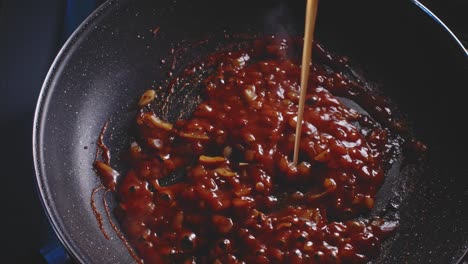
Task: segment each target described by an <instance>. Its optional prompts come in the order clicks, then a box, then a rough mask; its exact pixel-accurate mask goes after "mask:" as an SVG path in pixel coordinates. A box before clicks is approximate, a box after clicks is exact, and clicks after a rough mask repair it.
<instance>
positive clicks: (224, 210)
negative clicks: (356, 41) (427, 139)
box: [93, 36, 425, 264]
mask: <svg viewBox="0 0 468 264" xmlns="http://www.w3.org/2000/svg"><path fill="white" fill-rule="evenodd" d="M301 49H302V39H293V38H287V39H283V38H279V37H275V36H266V37H261V38H256V39H255V40H252V41H251V42H250V43H249V44H248V45H243V46H242V48H238V49H232V50H227V51H226V50H224V51H217V52H215V53H213V54H211V55H209V56H207V57H205V58H203V59H202V60H201V61H199V62H198V63H196V64H193V65H190V66H189V67H187V68H185V70H184V71H183V72H182V73H181V74H180V75H179V76H177V77H174V78H173V79H172V80H171V81H169V82H167V84H168V87H167V88H166V89H167V90H168V91H174V90H175V87H174V86H175V85H176V84H181V83H183V84H184V88H183V89H190V88H191V87H202V89H201V93H202V102H201V103H200V104H199V105H198V106H197V107H196V109H195V111H194V112H193V113H192V115H191V117H190V118H186V119H179V120H177V121H176V122H174V123H169V122H168V121H167V120H165V118H164V117H163V116H160V115H158V114H157V113H158V112H157V111H155V109H152V104H151V100H157V99H155V98H158V97H157V95H156V96H154V93H153V92H148V91H146V92H145V94H144V98H143V97H142V99H140V107H141V108H140V110H139V111H138V114H137V116H136V127H137V129H136V131H137V132H136V135H134V137H135V138H136V140H135V142H133V143H132V144H131V146H130V148H129V150H128V153H127V155H126V156H128V158H127V159H126V160H127V162H128V164H127V165H128V167H129V168H130V169H129V170H128V171H127V172H126V174H125V175H122V176H121V177H119V173H118V172H117V171H115V170H114V169H113V168H112V167H111V165H110V163H109V162H110V154H109V152H108V149H107V148H105V147H102V146H105V145H104V143H103V140H102V138H103V137H102V135H101V136H100V137H99V138H100V140H99V141H98V145H99V148H101V149H102V152H103V153H104V154H103V156H102V157H101V159H100V160H99V159H98V158H97V159H96V161H95V163H94V168H95V169H96V171H97V173H98V175H99V176H100V179H101V182H102V185H103V186H104V187H105V189H106V190H107V191H111V192H114V193H115V195H116V198H117V202H118V205H117V208H116V209H115V212H114V213H115V216H116V218H117V219H118V222H119V227H120V228H121V230H122V233H121V232H120V230H119V228H117V226H116V225H115V224H114V223H113V222H112V221H111V215H110V212H109V207H108V205H107V201H106V200H105V198H103V199H104V200H103V203H104V205H105V208H106V214H107V217H108V219H109V221H110V223H111V225H112V227H113V229H114V231H115V232H116V233H117V234H118V236H119V237H120V238H121V239H122V240H123V241H124V242H125V244H126V245H127V247H128V249H129V251H130V253H131V254H132V256H133V257H134V259H135V260H136V261H137V262H140V263H141V262H144V263H217V264H218V263H367V262H369V261H370V260H372V259H374V258H376V257H377V256H378V255H379V252H380V249H381V243H382V241H383V240H384V239H386V238H387V237H389V236H390V235H392V234H393V233H394V232H395V230H396V229H397V227H398V222H397V221H396V220H392V219H383V218H377V217H366V215H367V216H368V213H369V212H370V211H371V209H372V208H373V207H374V203H375V197H376V194H377V191H378V190H379V188H380V186H381V185H382V183H383V181H384V177H385V173H386V171H387V169H388V168H389V166H390V164H391V163H392V162H394V160H395V158H396V156H397V155H398V154H399V153H400V151H401V149H402V146H403V144H406V143H407V142H413V143H412V144H413V145H417V146H420V147H419V148H418V150H424V149H425V146H424V145H423V144H422V143H420V142H419V141H415V140H413V139H411V138H409V136H408V133H407V128H406V125H405V123H404V122H402V121H400V120H399V118H396V117H395V115H394V114H393V113H392V111H391V109H390V107H389V105H388V104H387V102H386V100H385V99H384V98H383V97H381V96H378V95H376V94H374V93H372V92H371V91H370V90H369V89H367V88H366V86H365V83H363V82H362V81H361V80H360V79H359V78H357V77H356V76H354V77H353V76H349V74H348V73H347V72H348V70H349V66H348V59H346V58H342V57H338V56H335V55H332V54H330V53H328V52H327V51H326V50H325V49H324V48H323V47H322V46H320V45H319V44H314V64H313V65H312V67H311V72H310V78H309V79H310V83H309V86H308V87H307V100H306V106H305V111H304V123H303V129H302V138H301V144H300V158H299V163H298V166H297V167H294V166H292V165H291V160H292V154H293V148H294V138H295V134H294V133H295V127H296V119H295V118H296V114H297V108H298V100H299V81H300V73H301V69H300V66H299V65H300V63H299V56H298V54H299V52H300V51H301ZM176 62H177V60H176V58H175V57H174V59H173V61H172V62H171V63H170V65H169V66H170V67H171V70H174V67H175V66H174V65H175V64H176ZM184 82H185V83H184ZM148 95H152V96H148ZM340 98H347V99H350V100H352V101H354V102H355V103H357V104H358V105H359V106H361V107H362V108H363V109H364V110H365V111H366V112H367V113H369V115H368V114H366V113H362V112H358V111H357V110H355V109H352V108H350V107H348V106H346V105H345V104H344V103H343V102H342V100H341V99H340ZM141 102H144V103H141ZM104 131H105V128H103V132H102V134H103V133H104ZM118 177H119V182H118V183H117V178H118ZM107 191H106V192H107ZM94 209H95V206H94V207H93V211H94ZM95 215H96V216H97V218H98V220H99V219H100V215H99V214H96V213H95ZM359 216H364V217H359ZM357 219H367V220H357ZM99 223H100V224H99V225H100V226H101V227H102V220H100V221H99ZM103 233H104V234H105V235H106V233H105V232H103ZM130 245H131V246H130ZM140 258H141V259H140Z"/></svg>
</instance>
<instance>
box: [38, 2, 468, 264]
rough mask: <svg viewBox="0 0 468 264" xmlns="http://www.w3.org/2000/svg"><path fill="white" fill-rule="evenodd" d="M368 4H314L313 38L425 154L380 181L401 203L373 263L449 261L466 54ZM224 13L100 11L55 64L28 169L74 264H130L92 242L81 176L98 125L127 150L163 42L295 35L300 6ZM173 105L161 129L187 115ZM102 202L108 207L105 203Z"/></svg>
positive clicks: (465, 235) (459, 234) (457, 250)
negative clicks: (380, 101) (387, 107)
mask: <svg viewBox="0 0 468 264" xmlns="http://www.w3.org/2000/svg"><path fill="white" fill-rule="evenodd" d="M338 2H339V3H338ZM374 2H375V1H362V2H359V3H356V2H353V3H342V2H341V1H323V2H321V3H320V11H319V16H318V22H317V23H318V25H317V26H318V28H317V33H316V36H317V37H316V38H317V39H318V40H319V41H320V42H322V43H323V44H324V45H325V46H326V47H327V48H328V49H330V50H331V51H334V52H336V53H337V54H340V55H346V56H348V57H350V59H351V62H352V63H354V64H355V65H356V66H357V67H358V68H360V69H362V71H363V72H364V75H365V76H366V77H367V79H368V80H370V81H373V82H376V83H378V84H379V87H381V89H382V91H383V92H384V94H385V95H386V96H388V97H390V98H391V99H392V101H394V103H395V104H396V105H397V106H398V108H399V109H400V110H401V112H402V113H404V115H405V116H406V117H407V119H408V120H409V121H410V123H411V127H412V128H413V129H414V131H415V134H416V137H417V138H419V139H421V140H422V141H424V142H425V143H426V144H427V145H428V146H429V153H428V157H427V163H426V165H424V167H423V168H420V169H421V170H422V173H412V172H411V171H405V170H403V171H396V172H392V173H393V174H395V175H396V176H392V177H391V178H390V179H391V180H389V181H388V182H387V183H386V184H385V194H382V195H383V196H388V195H395V196H397V197H400V198H401V203H400V204H399V208H398V212H399V214H400V219H401V220H400V224H401V226H400V229H399V232H398V234H397V235H396V236H395V237H394V238H392V239H391V240H390V241H389V242H388V243H387V244H386V245H385V247H384V249H383V252H382V254H381V256H380V258H379V259H377V260H375V263H431V262H432V263H455V262H456V261H457V260H458V258H459V257H460V256H461V255H462V254H463V252H464V251H465V250H466V249H467V247H468V216H467V213H466V210H464V207H466V201H467V200H468V192H467V190H468V184H467V180H466V179H467V177H468V169H467V167H466V166H463V165H464V164H463V158H465V157H466V149H468V141H466V140H463V139H464V138H463V136H464V133H463V126H464V125H463V122H464V120H466V117H465V114H466V113H467V111H466V108H464V99H463V98H462V96H460V93H461V89H462V88H464V86H466V84H467V83H468V80H467V78H468V74H467V72H468V63H467V55H466V52H465V51H464V50H462V49H461V47H460V46H459V45H458V43H457V42H456V40H454V39H453V38H451V36H450V34H449V33H448V32H447V31H445V29H444V28H442V27H441V26H440V25H439V24H437V22H435V21H434V20H432V18H431V17H429V16H428V15H427V14H426V13H424V12H423V11H422V10H421V9H419V7H417V6H416V5H415V4H414V3H412V2H410V1H391V2H389V3H374ZM226 5H227V4H226V3H225V2H221V1H203V3H194V1H189V0H180V1H165V0H164V1H131V0H114V1H108V2H106V3H105V4H104V5H103V6H102V7H100V8H99V9H98V10H97V11H96V12H95V13H94V14H93V15H92V16H90V18H88V19H87V20H86V21H85V23H84V24H83V25H82V26H81V27H80V28H79V29H78V30H77V32H75V34H73V36H72V37H71V39H70V40H69V41H68V42H67V44H66V45H65V47H64V48H63V49H62V51H61V53H60V54H59V56H58V57H57V59H56V61H55V63H54V65H53V67H52V69H51V71H50V73H49V75H48V77H47V79H46V81H45V84H44V87H43V91H42V93H41V97H40V99H39V104H38V108H37V113H36V124H35V132H34V137H35V145H34V151H35V158H36V160H35V163H36V171H37V180H38V185H39V190H40V192H41V195H42V199H43V204H44V207H45V209H46V211H47V213H48V216H49V218H50V220H51V222H52V224H53V226H54V228H55V230H56V232H57V234H58V235H59V237H60V239H61V240H62V242H63V243H64V244H65V245H66V247H67V248H68V249H69V251H70V252H71V253H72V254H73V256H74V257H75V258H76V259H77V260H78V261H80V262H82V263H131V262H132V261H133V260H132V258H131V256H130V255H129V254H128V252H127V250H126V248H125V247H124V245H123V243H122V241H120V240H119V239H118V237H117V236H116V235H115V234H114V233H113V232H112V231H111V227H110V226H109V223H108V222H107V221H104V228H105V229H106V230H108V232H109V233H110V234H111V237H112V239H111V240H107V239H106V238H105V237H104V236H103V235H102V233H101V231H100V230H99V227H98V224H97V221H96V218H95V216H94V215H93V212H92V210H91V206H90V197H91V192H92V190H93V189H94V188H95V187H96V186H98V185H99V180H98V178H97V177H96V175H95V173H94V171H93V168H92V163H93V161H94V158H95V153H94V152H95V148H96V141H97V138H98V135H99V133H100V130H101V127H102V125H103V124H104V123H105V122H106V121H108V120H109V119H110V130H111V131H110V133H111V134H112V137H111V138H106V140H107V144H108V145H109V147H110V148H111V150H112V153H114V154H115V153H119V151H121V150H122V149H125V148H127V146H128V145H129V143H130V139H129V138H128V136H127V134H128V133H126V131H128V129H129V127H130V124H131V122H133V118H134V114H135V105H136V101H137V99H138V98H139V96H140V95H141V93H142V92H143V91H144V90H146V89H149V88H150V87H154V86H156V85H158V84H159V83H160V82H161V80H165V79H167V78H168V76H167V72H166V71H164V70H162V68H161V63H160V60H161V58H163V57H165V56H166V55H167V54H169V53H170V50H171V48H173V47H174V45H175V43H183V41H184V40H187V39H189V40H190V39H192V40H193V39H199V38H201V37H204V36H208V35H211V34H213V33H220V32H224V31H226V32H232V33H236V32H238V33H243V32H255V33H265V34H283V35H284V34H286V35H291V36H297V35H301V34H302V32H303V28H302V27H303V25H302V21H303V17H304V14H303V13H304V10H303V7H302V2H300V3H299V2H294V3H288V1H276V0H275V1H255V3H253V2H252V1H245V0H240V1H237V2H235V3H234V2H233V3H230V4H229V7H227V6H226ZM395 14H397V19H395ZM129 21H131V22H129ZM157 27H159V31H158V33H157V34H154V33H153V31H154V30H155V28H157ZM205 52H208V50H206V51H205ZM195 55H197V54H195ZM195 55H194V56H195ZM199 55H200V56H203V55H204V54H203V51H200V54H199ZM179 63H180V67H182V68H183V66H186V65H184V62H179ZM178 67H179V66H178ZM179 70H180V69H179ZM175 74H177V69H176V72H175ZM174 100H175V101H173V103H174V104H173V108H172V109H171V111H170V113H171V115H170V116H168V118H169V119H174V118H176V117H178V116H179V115H180V113H181V112H184V111H185V110H186V109H184V107H187V106H186V105H185V104H184V103H183V102H179V101H177V99H174ZM185 114H187V113H185ZM118 160H119V157H118V155H114V156H113V157H112V162H115V163H118ZM404 175H409V176H408V177H404ZM399 176H401V177H399ZM100 195H102V194H100ZM107 198H108V200H109V201H110V203H111V204H110V205H111V207H112V205H113V201H112V197H111V196H110V195H109V196H108V197H107ZM98 199H101V196H98ZM98 204H99V203H98ZM98 209H99V210H100V211H102V212H104V211H103V208H102V207H100V206H99V208H98ZM114 221H115V219H114Z"/></svg>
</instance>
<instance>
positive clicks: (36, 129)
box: [32, 0, 120, 263]
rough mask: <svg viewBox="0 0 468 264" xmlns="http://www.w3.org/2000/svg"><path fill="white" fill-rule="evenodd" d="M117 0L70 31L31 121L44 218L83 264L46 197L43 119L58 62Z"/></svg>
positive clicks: (72, 254)
mask: <svg viewBox="0 0 468 264" xmlns="http://www.w3.org/2000/svg"><path fill="white" fill-rule="evenodd" d="M119 1H120V0H107V1H106V2H104V3H103V4H101V5H100V6H99V7H97V8H96V9H95V10H94V11H93V12H91V13H90V14H89V15H88V17H87V18H86V19H85V20H84V21H83V22H82V23H81V24H80V25H79V26H78V27H77V28H76V29H75V31H73V33H72V34H71V35H70V37H69V38H68V39H67V41H65V43H64V44H63V46H62V48H61V49H60V50H59V52H58V53H57V55H56V57H55V59H54V61H53V62H52V64H51V66H50V69H49V71H48V72H47V75H46V77H45V79H44V82H43V84H42V87H41V91H40V93H39V96H38V99H37V104H36V109H35V112H34V120H33V133H32V148H33V161H34V170H35V176H36V177H35V178H36V190H37V192H38V195H39V198H40V201H41V205H42V208H43V210H44V212H45V215H46V216H47V219H48V221H49V223H50V225H51V226H52V229H53V230H54V233H55V235H56V236H57V238H58V239H59V241H60V242H61V243H62V245H63V246H64V247H65V248H66V250H67V252H68V253H69V255H70V256H71V257H72V258H73V259H75V260H77V261H78V262H79V263H86V258H84V255H82V254H78V253H79V250H78V249H77V248H76V245H74V244H73V243H71V242H70V241H69V240H70V239H69V236H68V235H66V234H65V232H63V230H62V227H61V224H59V222H60V221H61V220H60V216H59V214H58V212H56V211H55V210H54V209H53V208H52V205H51V204H50V203H51V202H50V200H49V198H48V196H50V190H49V186H48V184H47V182H46V177H45V175H46V169H45V168H44V165H45V160H44V155H43V145H42V141H43V139H42V137H43V130H44V129H45V126H44V124H43V123H44V121H45V119H46V117H47V106H48V103H49V100H50V96H51V94H52V93H53V92H54V90H55V87H54V85H52V80H53V78H54V76H55V75H56V74H57V69H58V68H60V65H61V64H62V63H63V61H64V59H65V58H66V57H67V54H68V53H69V51H70V49H71V48H72V47H73V45H74V43H75V42H76V41H77V40H78V39H79V38H80V36H81V35H82V34H83V32H84V31H85V30H86V29H87V28H88V27H89V26H90V25H92V24H93V23H94V21H96V20H97V19H98V18H99V17H100V13H102V12H104V11H106V10H108V9H110V8H112V7H115V6H116V3H117V2H119Z"/></svg>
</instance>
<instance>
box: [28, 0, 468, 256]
mask: <svg viewBox="0 0 468 264" xmlns="http://www.w3.org/2000/svg"><path fill="white" fill-rule="evenodd" d="M119 2H122V0H107V1H106V2H104V3H103V4H102V5H101V6H99V7H98V8H97V9H96V10H94V11H93V12H92V13H91V14H90V15H89V16H88V17H87V18H86V19H85V20H84V21H83V22H82V23H81V24H80V25H79V26H78V27H77V29H76V30H75V31H74V32H73V34H72V35H71V36H70V37H69V38H68V40H67V41H66V42H65V43H64V45H63V46H62V48H61V49H60V51H59V52H58V53H57V56H56V57H55V59H54V61H53V63H52V64H51V66H50V69H49V71H48V73H47V75H46V77H45V79H44V82H43V84H42V87H41V91H40V94H39V96H38V100H37V104H36V108H35V113H34V121H33V133H32V151H33V161H34V169H35V178H36V189H37V192H38V195H39V198H40V201H41V204H42V207H43V210H44V211H45V214H46V216H47V219H48V221H49V222H50V224H51V226H52V229H53V230H54V232H55V234H56V235H57V237H58V239H59V240H60V242H61V243H62V245H64V247H65V248H66V249H67V251H68V253H69V254H70V256H71V257H72V258H73V259H75V260H77V261H78V262H80V263H86V262H87V258H86V256H85V255H84V254H82V252H80V250H79V248H77V246H76V244H74V243H72V241H71V239H70V237H69V235H67V234H66V233H67V232H65V230H64V228H63V226H62V224H61V221H62V220H61V218H62V217H61V216H60V214H59V213H58V212H57V211H56V210H55V209H54V208H53V202H52V201H51V199H50V196H51V195H50V194H51V190H50V189H49V185H48V183H47V180H46V179H47V177H46V175H47V173H46V171H47V170H46V168H45V160H44V154H43V152H44V148H43V131H44V129H46V127H45V125H44V122H45V120H46V119H47V113H48V104H49V101H50V97H51V95H52V94H53V92H54V91H55V86H54V84H53V79H54V77H55V76H56V75H57V74H58V70H57V69H60V68H61V67H62V66H63V61H64V60H65V58H66V57H67V55H68V54H69V53H70V51H71V50H72V47H73V45H74V43H75V42H76V41H77V40H78V39H80V37H81V36H82V34H84V31H85V30H86V29H87V28H89V27H90V26H91V25H93V23H94V22H95V21H96V20H97V19H99V18H100V16H101V13H104V11H107V10H109V9H111V8H115V7H117V6H118V3H119ZM411 3H413V4H414V5H416V6H417V7H418V9H419V10H421V11H423V12H424V13H425V14H426V15H427V16H429V17H430V18H431V19H432V20H433V21H434V22H436V23H437V24H438V26H440V27H441V28H442V29H443V30H444V31H445V32H446V33H448V35H449V36H450V38H451V39H452V41H454V42H455V43H454V44H456V46H458V48H460V49H461V50H462V51H463V54H465V59H468V50H467V49H466V48H465V47H464V46H463V44H462V42H461V41H460V40H459V39H458V38H457V37H456V35H455V34H454V33H453V32H452V31H451V30H450V29H449V27H447V26H446V25H445V24H444V23H443V22H442V21H441V20H440V19H439V18H438V17H437V16H436V15H435V14H434V13H433V12H431V11H430V10H429V9H428V8H427V7H425V6H424V5H423V4H421V3H420V2H419V1H417V0H411ZM466 255H468V249H467V250H466V251H465V253H464V254H462V256H461V257H460V259H459V260H458V261H457V262H455V263H462V262H461V261H463V258H464V256H466Z"/></svg>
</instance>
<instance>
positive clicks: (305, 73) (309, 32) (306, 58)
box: [293, 0, 318, 166]
mask: <svg viewBox="0 0 468 264" xmlns="http://www.w3.org/2000/svg"><path fill="white" fill-rule="evenodd" d="M317 7H318V0H308V1H307V7H306V19H305V30H304V49H303V51H302V67H301V86H300V96H299V108H298V110H297V119H296V121H297V122H296V123H297V125H296V138H295V140H294V156H293V166H297V162H298V160H299V147H300V143H301V131H302V120H303V117H304V105H305V99H306V94H307V86H308V82H309V72H310V65H311V64H312V43H313V41H314V31H315V21H316V18H317Z"/></svg>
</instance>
